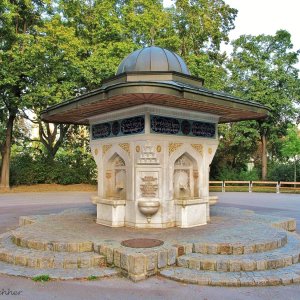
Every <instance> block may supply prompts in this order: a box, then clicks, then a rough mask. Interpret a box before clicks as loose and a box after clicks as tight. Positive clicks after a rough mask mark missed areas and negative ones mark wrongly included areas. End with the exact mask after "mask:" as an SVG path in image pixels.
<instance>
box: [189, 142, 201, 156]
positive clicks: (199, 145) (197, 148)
mask: <svg viewBox="0 0 300 300" xmlns="http://www.w3.org/2000/svg"><path fill="white" fill-rule="evenodd" d="M191 146H192V147H193V148H194V149H195V150H196V151H197V152H199V153H200V154H201V155H203V145H201V144H191Z"/></svg>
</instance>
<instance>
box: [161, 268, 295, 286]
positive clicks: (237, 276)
mask: <svg viewBox="0 0 300 300" xmlns="http://www.w3.org/2000/svg"><path fill="white" fill-rule="evenodd" d="M296 270H298V269H297V268H296V265H292V266H289V267H285V268H282V269H279V270H277V269H274V270H268V271H254V272H232V273H227V272H212V271H203V270H200V271H199V270H192V269H188V268H181V267H171V268H168V269H165V270H161V271H160V275H162V276H164V277H167V278H170V279H173V280H179V281H182V282H186V283H195V282H197V284H199V285H213V286H268V285H280V284H284V285H287V284H291V283H299V282H300V275H299V274H296V273H295V271H296ZM189 278H192V279H191V280H190V279H189Z"/></svg>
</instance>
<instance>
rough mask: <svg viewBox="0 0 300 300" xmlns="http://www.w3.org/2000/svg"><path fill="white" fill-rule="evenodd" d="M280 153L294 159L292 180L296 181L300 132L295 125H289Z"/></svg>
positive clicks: (299, 153)
mask: <svg viewBox="0 0 300 300" xmlns="http://www.w3.org/2000/svg"><path fill="white" fill-rule="evenodd" d="M282 153H283V155H284V156H285V157H287V158H289V159H292V160H293V161H294V181H295V182H296V181H297V162H298V161H299V158H300V132H299V130H298V129H297V127H296V126H291V125H290V126H289V127H288V129H287V136H286V137H285V138H284V139H283V145H282Z"/></svg>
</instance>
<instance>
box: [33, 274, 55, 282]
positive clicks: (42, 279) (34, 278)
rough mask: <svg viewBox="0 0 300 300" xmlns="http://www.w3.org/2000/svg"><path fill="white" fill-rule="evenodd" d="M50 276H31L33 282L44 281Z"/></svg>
mask: <svg viewBox="0 0 300 300" xmlns="http://www.w3.org/2000/svg"><path fill="white" fill-rule="evenodd" d="M50 279H51V278H50V276H49V275H38V276H35V277H33V278H32V280H33V281H35V282H46V281H49V280H50Z"/></svg>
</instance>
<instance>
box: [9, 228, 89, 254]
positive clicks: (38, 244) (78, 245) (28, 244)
mask: <svg viewBox="0 0 300 300" xmlns="http://www.w3.org/2000/svg"><path fill="white" fill-rule="evenodd" d="M11 238H12V242H13V243H15V244H16V245H17V246H19V247H23V248H29V249H34V250H44V251H55V252H91V251H93V250H94V244H93V242H91V241H84V240H83V241H78V242H75V241H74V240H72V241H70V242H68V241H49V240H46V239H37V238H36V237H33V236H31V235H30V234H27V235H26V234H25V233H23V232H21V233H20V232H18V231H13V232H12V234H11Z"/></svg>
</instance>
